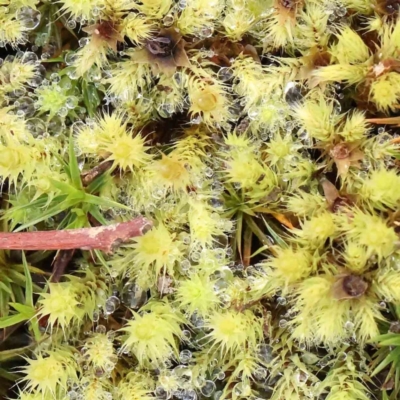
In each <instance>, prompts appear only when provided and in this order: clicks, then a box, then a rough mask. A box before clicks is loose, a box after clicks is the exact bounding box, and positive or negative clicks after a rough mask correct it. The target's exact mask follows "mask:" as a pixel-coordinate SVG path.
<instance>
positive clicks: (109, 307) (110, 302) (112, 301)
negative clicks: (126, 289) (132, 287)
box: [104, 296, 120, 315]
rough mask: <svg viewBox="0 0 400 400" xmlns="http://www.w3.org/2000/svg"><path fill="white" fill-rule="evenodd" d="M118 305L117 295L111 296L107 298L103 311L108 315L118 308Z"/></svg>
mask: <svg viewBox="0 0 400 400" xmlns="http://www.w3.org/2000/svg"><path fill="white" fill-rule="evenodd" d="M119 305H120V301H119V298H118V297H117V296H111V297H109V298H108V299H107V301H106V304H105V306H104V313H105V314H106V315H110V314H112V313H114V312H115V310H117V309H118V307H119Z"/></svg>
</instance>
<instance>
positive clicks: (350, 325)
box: [344, 321, 354, 331]
mask: <svg viewBox="0 0 400 400" xmlns="http://www.w3.org/2000/svg"><path fill="white" fill-rule="evenodd" d="M344 329H346V330H348V331H352V330H353V329H354V324H353V323H352V322H351V321H346V323H345V324H344Z"/></svg>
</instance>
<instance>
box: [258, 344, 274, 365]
mask: <svg viewBox="0 0 400 400" xmlns="http://www.w3.org/2000/svg"><path fill="white" fill-rule="evenodd" d="M272 352H273V349H272V347H271V346H269V345H267V344H259V345H258V346H257V355H258V357H259V359H260V360H261V361H262V362H264V363H266V364H269V363H270V362H271V361H272V360H273V359H274V357H273V354H272Z"/></svg>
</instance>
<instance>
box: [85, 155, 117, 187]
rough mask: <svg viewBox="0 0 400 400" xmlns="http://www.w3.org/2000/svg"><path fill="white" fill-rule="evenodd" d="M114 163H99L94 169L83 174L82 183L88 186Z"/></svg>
mask: <svg viewBox="0 0 400 400" xmlns="http://www.w3.org/2000/svg"><path fill="white" fill-rule="evenodd" d="M112 165H113V162H112V161H103V162H102V163H100V164H99V165H96V166H95V167H94V168H93V169H91V170H90V171H88V172H86V173H85V174H82V177H81V178H82V183H83V184H84V185H85V186H87V185H89V184H90V183H91V182H93V181H94V180H95V179H96V178H97V177H98V176H99V175H101V174H104V172H106V171H107V170H108V169H110V168H111V167H112Z"/></svg>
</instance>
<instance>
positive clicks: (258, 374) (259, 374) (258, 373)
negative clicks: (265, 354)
mask: <svg viewBox="0 0 400 400" xmlns="http://www.w3.org/2000/svg"><path fill="white" fill-rule="evenodd" d="M267 373H268V372H267V370H266V369H265V368H263V367H259V368H257V369H256V370H255V371H254V373H253V376H254V378H256V379H257V380H258V381H260V382H262V381H263V380H264V379H265V378H266V377H267Z"/></svg>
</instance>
